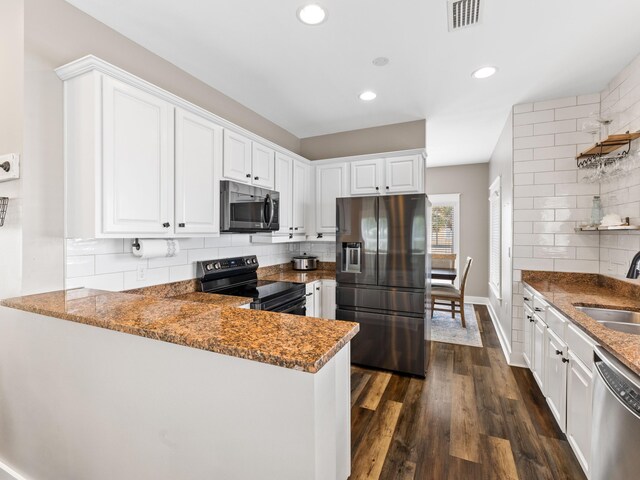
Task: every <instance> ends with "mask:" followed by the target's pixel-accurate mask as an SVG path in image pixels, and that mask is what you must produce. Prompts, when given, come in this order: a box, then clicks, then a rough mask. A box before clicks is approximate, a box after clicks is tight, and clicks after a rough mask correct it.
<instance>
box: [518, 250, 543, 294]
mask: <svg viewBox="0 0 640 480" xmlns="http://www.w3.org/2000/svg"><path fill="white" fill-rule="evenodd" d="M513 268H517V269H519V270H553V259H551V258H514V259H513ZM514 298H515V296H514Z"/></svg>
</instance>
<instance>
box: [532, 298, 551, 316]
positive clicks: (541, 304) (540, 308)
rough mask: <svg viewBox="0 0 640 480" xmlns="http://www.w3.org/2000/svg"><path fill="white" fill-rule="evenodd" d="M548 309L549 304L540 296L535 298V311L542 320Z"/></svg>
mask: <svg viewBox="0 0 640 480" xmlns="http://www.w3.org/2000/svg"><path fill="white" fill-rule="evenodd" d="M547 308H549V304H548V303H547V302H545V301H544V300H543V299H542V298H540V297H539V296H538V295H536V296H534V297H533V311H534V312H536V313H537V314H538V315H540V317H541V318H544V315H545V311H546V310H547Z"/></svg>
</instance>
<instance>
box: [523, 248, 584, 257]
mask: <svg viewBox="0 0 640 480" xmlns="http://www.w3.org/2000/svg"><path fill="white" fill-rule="evenodd" d="M533 256H534V257H535V258H567V259H573V258H576V248H575V247H545V246H542V247H533Z"/></svg>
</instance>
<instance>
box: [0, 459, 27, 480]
mask: <svg viewBox="0 0 640 480" xmlns="http://www.w3.org/2000/svg"><path fill="white" fill-rule="evenodd" d="M0 471H2V472H4V473H6V474H7V475H9V476H10V477H11V478H15V480H28V479H27V478H26V477H23V476H22V475H20V474H19V473H18V472H16V471H15V470H14V469H13V468H11V467H10V466H9V465H7V464H6V463H3V462H2V461H0Z"/></svg>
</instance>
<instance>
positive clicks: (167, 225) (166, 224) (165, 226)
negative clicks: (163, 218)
mask: <svg viewBox="0 0 640 480" xmlns="http://www.w3.org/2000/svg"><path fill="white" fill-rule="evenodd" d="M162 226H163V227H164V228H169V227H170V226H171V224H170V223H169V222H165V223H163V224H162Z"/></svg>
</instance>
